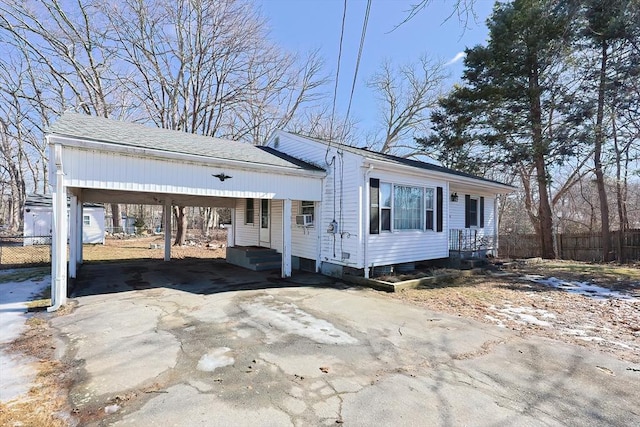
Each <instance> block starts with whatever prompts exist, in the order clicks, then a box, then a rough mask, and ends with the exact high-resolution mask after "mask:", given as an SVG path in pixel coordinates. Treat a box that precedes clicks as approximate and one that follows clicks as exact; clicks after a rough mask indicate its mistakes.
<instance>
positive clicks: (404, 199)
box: [393, 185, 424, 230]
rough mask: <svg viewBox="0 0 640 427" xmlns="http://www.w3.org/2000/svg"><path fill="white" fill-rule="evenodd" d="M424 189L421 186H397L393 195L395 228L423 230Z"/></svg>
mask: <svg viewBox="0 0 640 427" xmlns="http://www.w3.org/2000/svg"><path fill="white" fill-rule="evenodd" d="M423 199H424V191H423V189H422V188H420V187H404V186H400V185H398V186H396V187H395V188H394V195H393V208H394V212H393V215H394V216H393V228H394V229H396V230H421V229H422V224H423V222H422V217H423V213H422V212H424V211H423V206H424V200H423Z"/></svg>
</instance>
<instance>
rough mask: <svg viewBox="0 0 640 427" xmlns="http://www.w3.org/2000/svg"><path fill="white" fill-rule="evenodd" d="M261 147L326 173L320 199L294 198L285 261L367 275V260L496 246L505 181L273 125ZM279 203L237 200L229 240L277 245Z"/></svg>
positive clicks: (396, 262) (403, 261) (395, 260)
mask: <svg viewBox="0 0 640 427" xmlns="http://www.w3.org/2000/svg"><path fill="white" fill-rule="evenodd" d="M266 146H267V147H268V148H270V149H272V150H274V152H276V151H275V150H277V151H279V152H282V153H285V154H287V155H289V156H292V157H293V158H297V159H300V160H303V161H305V162H307V163H311V164H314V165H316V166H318V167H320V168H323V169H324V170H325V171H326V177H325V178H324V180H323V191H322V201H320V202H312V201H304V200H300V201H296V203H295V206H294V209H293V212H292V218H291V224H292V230H291V254H292V256H293V266H294V267H298V268H302V269H310V270H316V269H317V270H318V271H321V272H322V273H324V274H329V275H341V274H344V273H345V272H349V273H350V274H360V275H364V276H366V277H368V276H369V275H370V274H371V273H372V271H371V269H372V268H380V269H381V270H382V271H385V270H386V269H390V267H391V266H397V267H400V268H401V269H402V268H407V269H410V268H411V267H412V263H414V262H416V261H424V260H434V259H441V258H447V257H449V256H450V253H451V254H455V255H457V256H460V255H464V254H467V255H473V256H483V255H485V254H487V253H494V254H495V251H497V244H498V242H497V230H498V214H497V213H498V203H497V195H498V194H501V193H509V192H511V191H513V190H514V188H513V187H511V186H509V185H506V184H502V183H500V182H496V181H492V180H488V179H484V178H479V177H476V176H473V175H470V174H466V173H462V172H459V171H455V170H452V169H448V168H445V167H441V166H437V165H434V164H430V163H425V162H419V161H415V160H409V159H404V158H400V157H395V156H390V155H385V154H380V153H376V152H372V151H369V150H365V149H359V148H354V147H349V146H345V145H341V144H336V143H333V142H332V143H329V142H326V141H322V140H318V139H314V138H308V137H303V136H299V135H296V134H291V133H287V132H284V131H276V132H275V134H274V135H273V136H272V137H271V139H270V140H269V141H268V142H267V144H266ZM281 216H282V207H281V202H279V201H270V200H268V199H240V200H238V201H237V204H236V209H235V219H234V223H235V227H234V233H235V236H234V243H235V245H239V246H247V245H254V246H266V247H270V248H274V249H276V250H278V251H281V248H282V241H281V239H280V238H279V236H281V234H282V233H281V230H279V229H278V227H279V224H281V223H282V221H281V220H280V218H281Z"/></svg>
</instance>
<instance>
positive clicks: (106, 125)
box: [49, 112, 322, 171]
mask: <svg viewBox="0 0 640 427" xmlns="http://www.w3.org/2000/svg"><path fill="white" fill-rule="evenodd" d="M49 134H50V135H54V136H62V137H69V138H75V139H82V140H88V141H94V142H101V143H108V144H116V145H121V146H129V147H138V148H144V149H152V150H160V151H166V152H172V153H180V154H190V155H196V156H202V157H207V158H215V159H225V160H235V161H241V162H246V163H253V164H262V165H270V166H278V167H285V168H291V169H299V170H315V171H321V170H322V169H321V168H319V167H317V166H315V165H312V164H309V163H306V162H303V161H301V160H298V159H293V158H290V157H289V156H286V155H284V154H283V153H280V152H277V151H276V150H263V149H261V148H260V147H256V146H254V145H252V144H248V143H244V142H239V141H231V140H227V139H220V138H213V137H207V136H201V135H195V134H191V133H187V132H181V131H175V130H169V129H161V128H156V127H149V126H145V125H141V124H137V123H130V122H124V121H118V120H111V119H106V118H102V117H96V116H88V115H84V114H78V113H70V112H67V113H64V114H63V115H62V116H61V117H60V118H59V119H58V120H57V121H56V122H55V123H54V124H53V125H52V126H51V128H50V129H49Z"/></svg>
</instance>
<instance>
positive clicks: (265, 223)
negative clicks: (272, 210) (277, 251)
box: [260, 199, 269, 228]
mask: <svg viewBox="0 0 640 427" xmlns="http://www.w3.org/2000/svg"><path fill="white" fill-rule="evenodd" d="M260 202H261V206H262V207H261V209H260V228H269V200H267V199H262V200H261V201H260Z"/></svg>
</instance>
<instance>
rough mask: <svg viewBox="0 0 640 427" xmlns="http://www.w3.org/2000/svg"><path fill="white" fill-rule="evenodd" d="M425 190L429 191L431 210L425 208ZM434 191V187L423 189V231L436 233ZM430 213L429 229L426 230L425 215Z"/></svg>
mask: <svg viewBox="0 0 640 427" xmlns="http://www.w3.org/2000/svg"><path fill="white" fill-rule="evenodd" d="M427 190H431V209H428V208H427ZM436 203H437V201H436V189H435V188H434V187H424V230H425V231H432V232H433V231H436V222H437V218H436ZM429 211H431V228H427V225H428V224H427V217H428V215H427V213H428V212H429Z"/></svg>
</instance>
